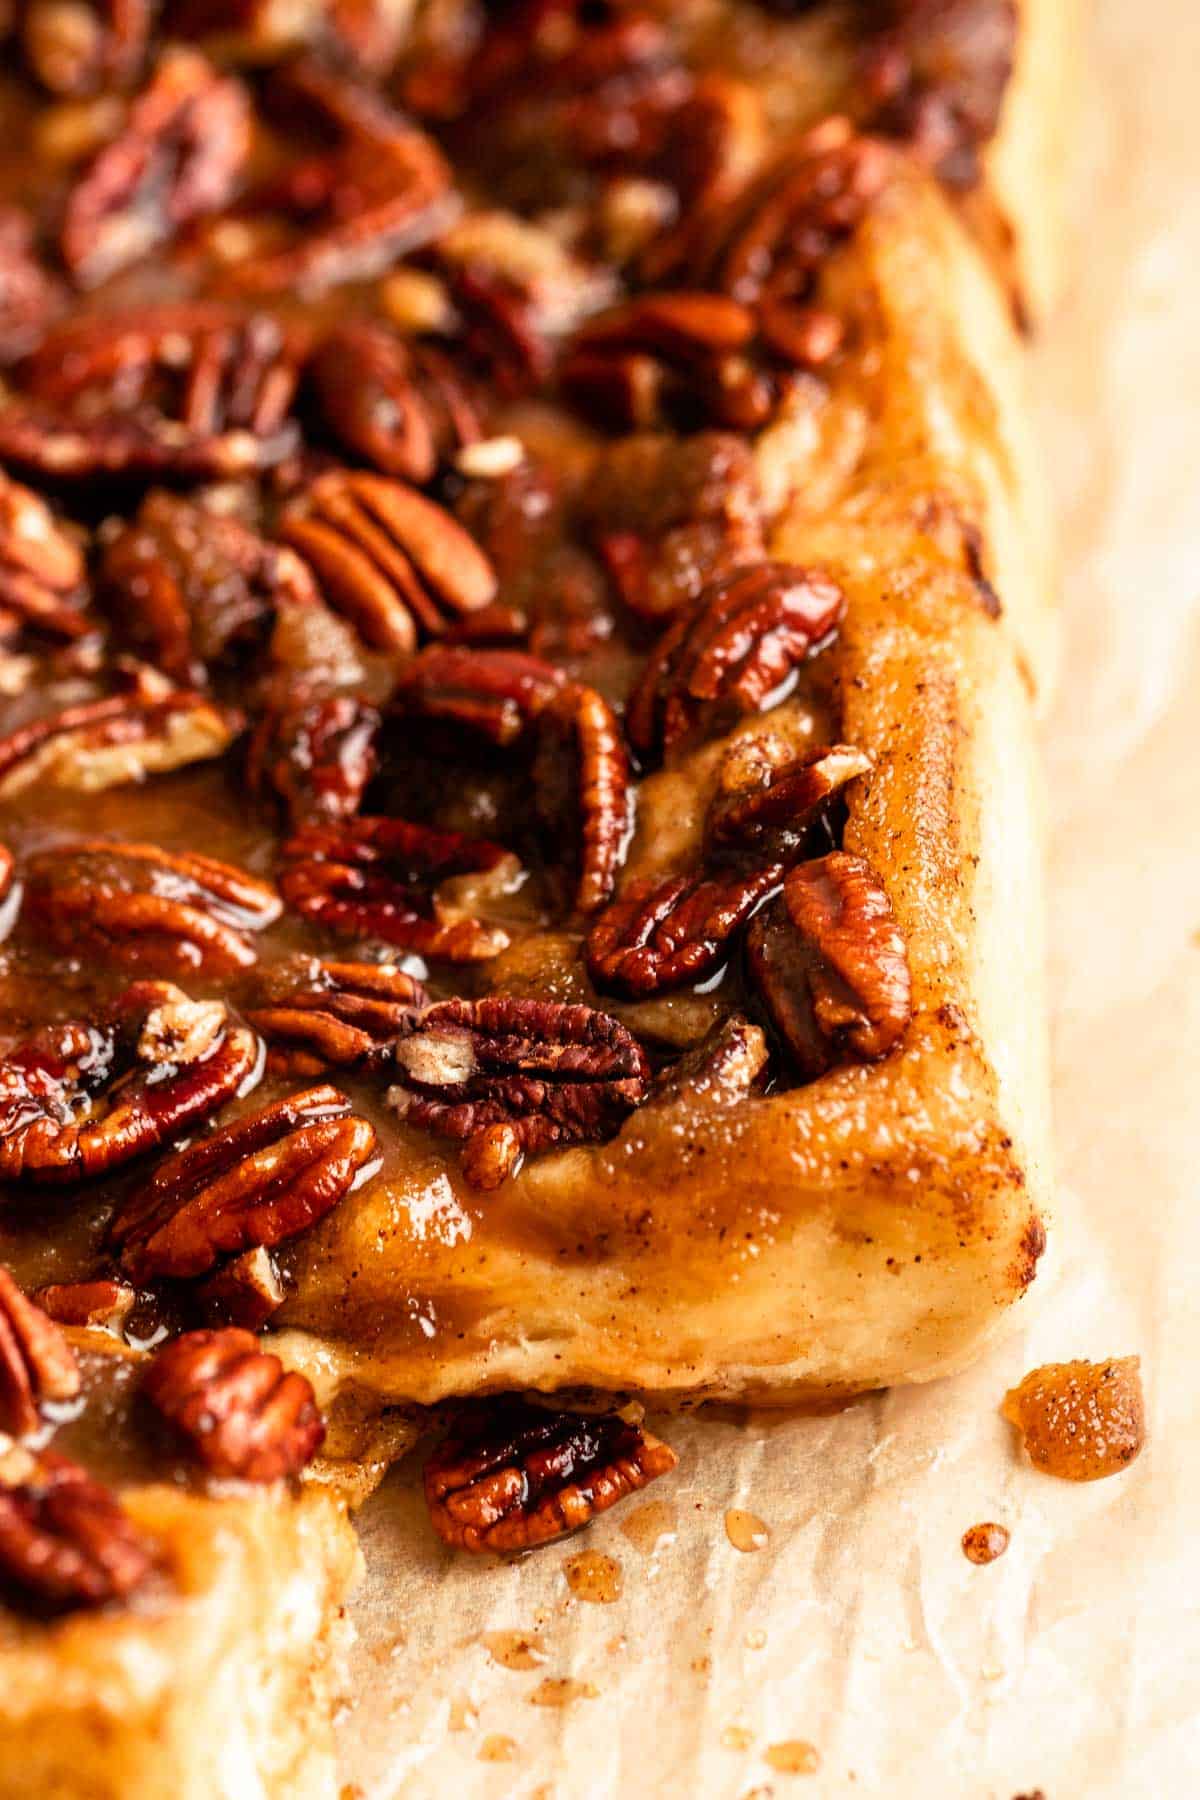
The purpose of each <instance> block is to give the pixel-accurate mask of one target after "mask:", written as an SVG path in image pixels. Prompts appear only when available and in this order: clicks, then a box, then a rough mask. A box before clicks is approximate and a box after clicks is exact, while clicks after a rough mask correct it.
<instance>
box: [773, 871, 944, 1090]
mask: <svg viewBox="0 0 1200 1800" xmlns="http://www.w3.org/2000/svg"><path fill="white" fill-rule="evenodd" d="M747 961H748V964H749V968H750V973H751V975H752V976H753V978H754V981H755V984H756V986H757V988H758V991H759V993H760V994H761V996H762V999H763V1003H764V1005H765V1006H766V1009H767V1012H768V1015H769V1016H770V1019H771V1023H772V1024H773V1025H774V1026H775V1029H776V1030H777V1031H778V1033H779V1035H780V1037H781V1038H782V1039H783V1041H784V1043H785V1044H786V1045H787V1048H788V1050H789V1052H790V1054H791V1056H792V1058H793V1060H794V1061H795V1063H796V1066H797V1068H798V1069H799V1070H800V1073H801V1075H802V1076H803V1077H804V1078H805V1079H806V1080H813V1079H815V1077H816V1076H818V1075H822V1074H824V1072H825V1071H826V1070H827V1069H829V1068H832V1067H833V1065H834V1064H835V1063H837V1062H844V1061H847V1060H856V1061H859V1062H875V1061H877V1060H878V1059H879V1058H880V1057H881V1056H886V1055H887V1053H888V1051H889V1050H891V1049H893V1048H894V1047H895V1045H896V1044H898V1043H899V1041H900V1039H901V1038H902V1037H903V1035H904V1031H905V1029H906V1027H907V1025H908V1022H909V1019H910V1018H911V1017H912V978H911V976H910V974H909V968H908V954H907V951H906V949H905V945H904V938H903V936H902V935H901V932H900V929H899V927H898V926H897V924H896V919H895V915H894V914H893V912H892V908H891V903H890V901H889V900H888V897H887V895H886V893H885V892H884V890H883V887H882V886H881V884H880V882H879V880H878V877H877V876H876V875H875V874H874V872H873V870H872V869H871V866H870V864H869V863H867V862H864V860H863V859H862V857H861V856H851V855H850V854H849V853H848V852H846V851H844V850H835V851H833V852H832V853H831V854H830V855H829V856H823V857H820V858H819V859H818V860H817V861H816V862H807V863H801V864H800V865H799V866H798V867H797V868H795V869H793V870H792V871H791V873H790V874H789V875H788V877H787V880H786V881H785V882H784V886H783V893H782V894H781V895H780V897H779V899H778V900H777V901H776V902H775V903H774V905H773V906H772V907H771V908H770V909H769V910H768V911H767V912H764V913H762V914H760V915H759V917H758V918H757V919H756V920H755V921H754V923H753V924H752V925H751V927H750V933H749V937H748V940H747Z"/></svg>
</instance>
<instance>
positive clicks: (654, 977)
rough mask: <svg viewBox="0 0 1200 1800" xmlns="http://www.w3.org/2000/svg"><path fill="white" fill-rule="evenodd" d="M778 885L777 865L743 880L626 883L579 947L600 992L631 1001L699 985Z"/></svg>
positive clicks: (680, 878)
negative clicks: (628, 997) (672, 989)
mask: <svg viewBox="0 0 1200 1800" xmlns="http://www.w3.org/2000/svg"><path fill="white" fill-rule="evenodd" d="M782 877H783V868H782V866H781V865H780V864H778V863H771V864H768V866H767V867H765V868H760V869H756V870H755V871H754V872H753V873H752V874H749V875H737V874H728V875H719V876H709V875H706V874H705V873H704V871H703V870H700V871H698V872H697V873H695V874H692V875H671V876H669V877H668V878H667V879H666V880H665V881H658V880H654V879H650V880H642V881H637V882H634V883H633V884H632V885H631V886H630V887H628V888H627V889H626V890H625V892H624V893H623V894H622V895H621V897H620V899H618V900H614V901H613V902H612V904H611V906H609V907H608V908H607V909H606V911H604V912H603V913H601V915H600V917H599V918H598V919H597V920H596V923H595V924H594V925H593V926H592V929H591V933H590V934H589V936H588V941H587V965H588V973H589V974H590V975H591V978H592V980H593V981H594V982H595V984H596V986H597V987H598V988H600V989H601V990H602V991H604V992H607V993H615V994H627V995H629V996H630V997H631V998H633V999H638V998H640V997H641V996H643V995H645V994H656V993H661V992H662V991H663V990H664V989H667V988H676V987H683V986H684V985H685V984H688V983H691V982H696V981H700V980H702V979H703V978H704V977H705V976H706V975H710V974H711V973H712V972H713V970H714V969H716V968H718V967H719V965H720V964H721V963H723V962H724V961H725V960H726V959H727V957H728V955H729V952H730V948H731V939H732V938H733V937H734V935H735V933H737V932H738V931H740V930H741V928H742V926H743V925H744V924H745V923H746V921H747V919H749V918H750V916H751V915H752V914H753V913H754V911H755V910H756V908H758V907H759V906H761V905H762V903H763V901H764V900H765V899H766V898H767V896H768V895H769V894H770V893H771V891H772V889H774V888H777V887H778V886H779V883H780V881H781V879H782Z"/></svg>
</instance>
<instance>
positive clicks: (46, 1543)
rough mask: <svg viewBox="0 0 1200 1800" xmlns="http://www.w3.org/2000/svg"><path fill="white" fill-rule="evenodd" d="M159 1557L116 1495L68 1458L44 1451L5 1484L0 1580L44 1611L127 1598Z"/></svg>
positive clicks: (0, 1492)
mask: <svg viewBox="0 0 1200 1800" xmlns="http://www.w3.org/2000/svg"><path fill="white" fill-rule="evenodd" d="M156 1561H157V1557H156V1553H155V1551H154V1549H153V1547H152V1546H151V1545H150V1544H149V1543H148V1542H147V1541H146V1539H145V1538H144V1537H143V1536H142V1534H141V1533H140V1532H139V1531H138V1530H137V1528H136V1527H135V1526H134V1524H133V1522H132V1520H131V1519H130V1518H129V1515H128V1514H127V1513H126V1511H125V1509H124V1507H123V1506H121V1504H120V1502H119V1501H118V1500H117V1499H116V1498H115V1496H114V1495H113V1494H111V1493H110V1492H109V1490H108V1489H107V1488H106V1487H102V1486H101V1484H100V1483H99V1482H98V1481H94V1480H93V1479H92V1477H91V1476H90V1475H89V1474H88V1473H87V1471H86V1470H84V1469H81V1468H80V1467H79V1464H78V1463H74V1462H70V1461H68V1459H67V1458H66V1457H65V1456H59V1455H57V1454H56V1453H55V1452H54V1451H50V1450H46V1451H43V1452H42V1454H41V1455H40V1456H39V1458H38V1460H37V1464H36V1467H35V1468H34V1470H33V1472H32V1473H31V1474H30V1475H29V1476H28V1477H27V1478H26V1479H25V1480H23V1481H21V1482H20V1483H18V1484H17V1485H15V1486H11V1487H4V1486H0V1582H2V1583H3V1585H4V1586H5V1587H6V1588H15V1589H16V1590H17V1591H18V1592H19V1594H20V1596H21V1598H22V1599H23V1600H24V1601H25V1602H26V1604H27V1605H31V1606H32V1607H33V1608H34V1609H35V1610H36V1611H38V1612H43V1611H45V1612H65V1611H70V1610H72V1609H74V1608H76V1607H81V1606H102V1605H103V1604H104V1603H105V1602H106V1601H112V1600H126V1599H128V1598H129V1596H130V1595H131V1594H132V1593H133V1592H134V1590H135V1588H139V1587H141V1586H142V1584H143V1582H145V1581H146V1579H147V1578H148V1577H149V1576H150V1575H151V1573H152V1572H153V1570H154V1568H155V1564H156Z"/></svg>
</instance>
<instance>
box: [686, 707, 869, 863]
mask: <svg viewBox="0 0 1200 1800" xmlns="http://www.w3.org/2000/svg"><path fill="white" fill-rule="evenodd" d="M871 766H872V763H871V758H870V757H869V756H868V755H867V754H866V753H865V751H862V750H856V749H855V748H854V746H853V745H852V744H820V745H818V746H817V747H816V748H815V749H811V750H804V751H800V752H797V751H796V750H795V749H794V748H793V747H792V746H791V745H789V744H786V743H784V742H782V741H781V740H779V739H775V738H771V737H754V738H741V739H740V740H739V741H738V742H737V743H736V744H734V745H733V746H732V748H731V749H730V751H729V753H728V754H727V756H726V757H725V760H724V762H723V763H722V765H721V775H720V781H719V784H718V787H717V791H716V793H715V794H714V795H713V798H712V800H711V802H710V803H709V808H708V817H707V819H706V820H705V826H704V839H705V846H706V848H707V850H708V851H709V853H710V854H713V855H723V854H728V853H730V852H733V853H741V852H743V851H750V852H752V853H753V854H754V855H756V856H758V857H760V858H761V857H767V858H769V859H770V860H771V861H773V862H784V863H788V862H795V861H796V860H797V859H798V858H799V857H801V856H803V855H805V854H807V853H810V848H809V847H810V844H811V840H812V831H813V827H814V825H816V824H817V823H818V822H819V820H820V819H821V818H822V817H823V816H824V815H825V814H826V813H827V812H828V809H829V804H830V802H831V801H832V800H833V798H834V797H835V796H836V795H837V794H840V793H841V791H842V790H843V788H845V787H846V786H847V785H848V783H850V782H851V781H857V780H858V778H859V776H860V775H866V774H867V773H869V771H870V769H871Z"/></svg>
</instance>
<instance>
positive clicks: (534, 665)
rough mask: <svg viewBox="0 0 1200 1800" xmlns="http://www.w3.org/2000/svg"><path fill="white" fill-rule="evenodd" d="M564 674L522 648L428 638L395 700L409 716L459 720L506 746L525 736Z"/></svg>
mask: <svg viewBox="0 0 1200 1800" xmlns="http://www.w3.org/2000/svg"><path fill="white" fill-rule="evenodd" d="M563 679H564V678H563V675H562V672H561V670H559V669H556V668H555V667H554V665H553V663H548V662H544V661H543V660H542V658H541V657H540V656H527V655H526V654H525V653H524V652H523V651H521V650H476V649H468V648H464V647H462V646H461V645H458V644H431V645H429V646H428V647H427V648H426V649H424V650H422V651H421V653H420V655H419V656H414V657H413V659H412V661H411V662H410V663H409V664H408V666H407V668H406V669H405V671H404V673H403V675H402V676H401V677H400V680H399V682H398V684H397V687H396V693H395V701H396V705H397V706H398V707H399V708H400V709H401V711H402V712H404V713H405V714H406V715H408V716H411V717H415V718H421V719H439V720H443V721H445V722H447V723H449V724H452V725H456V726H461V727H463V728H464V729H465V730H467V731H469V732H471V733H473V734H477V735H478V736H481V737H484V738H486V739H487V740H488V742H489V743H492V744H496V745H498V746H499V747H500V748H501V749H506V748H508V746H509V745H511V744H515V743H516V742H517V740H518V739H519V738H521V737H523V736H524V734H525V732H526V731H527V730H528V728H529V726H530V725H531V724H532V723H533V721H534V720H535V719H536V718H537V717H538V716H539V714H540V713H541V712H542V711H543V710H544V708H545V707H546V705H547V704H548V703H549V701H550V700H551V699H552V698H553V697H554V695H555V693H556V692H557V691H558V690H559V689H560V688H561V687H562V684H563Z"/></svg>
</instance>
